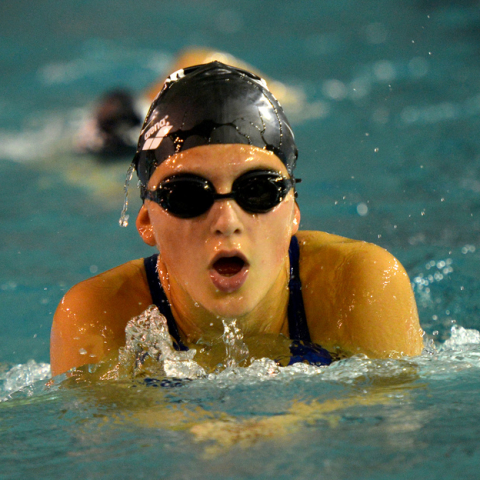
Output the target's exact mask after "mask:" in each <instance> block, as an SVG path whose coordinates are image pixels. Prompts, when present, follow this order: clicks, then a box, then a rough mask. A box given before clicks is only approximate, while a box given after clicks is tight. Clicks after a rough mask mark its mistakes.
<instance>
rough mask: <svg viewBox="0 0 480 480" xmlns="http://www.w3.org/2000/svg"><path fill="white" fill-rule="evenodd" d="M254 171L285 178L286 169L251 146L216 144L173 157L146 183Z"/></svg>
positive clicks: (274, 156)
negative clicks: (187, 175)
mask: <svg viewBox="0 0 480 480" xmlns="http://www.w3.org/2000/svg"><path fill="white" fill-rule="evenodd" d="M253 169H271V170H275V171H278V172H281V173H282V174H283V175H286V176H288V172H287V168H286V167H285V165H284V164H283V163H282V161H281V160H280V159H279V158H278V157H277V156H276V155H275V154H274V153H272V152H270V151H268V150H264V149H261V148H258V147H254V146H251V145H240V144H226V145H225V144H218V145H203V146H200V147H194V148H191V149H188V150H185V151H184V152H180V153H177V154H175V155H172V156H171V157H170V158H168V159H167V160H165V161H164V162H162V163H161V164H160V165H159V166H158V167H157V168H156V170H155V172H154V174H153V175H152V178H151V179H150V182H149V184H150V185H152V184H156V183H158V182H159V181H161V180H162V179H164V178H166V177H168V176H171V175H173V174H176V173H194V174H197V175H202V176H205V177H207V178H210V179H214V178H216V177H219V176H222V175H226V176H229V175H232V176H234V177H236V176H238V175H240V174H241V173H243V172H245V171H248V170H253Z"/></svg>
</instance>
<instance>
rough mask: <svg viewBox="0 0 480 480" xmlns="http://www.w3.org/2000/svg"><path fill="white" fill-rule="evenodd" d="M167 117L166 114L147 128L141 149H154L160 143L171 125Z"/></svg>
mask: <svg viewBox="0 0 480 480" xmlns="http://www.w3.org/2000/svg"><path fill="white" fill-rule="evenodd" d="M167 118H168V115H166V116H165V117H163V118H162V119H161V120H160V121H159V122H157V123H155V125H153V126H152V127H151V128H149V129H148V130H147V132H146V133H145V137H144V138H145V143H144V144H143V148H142V150H155V149H156V148H158V146H159V145H160V144H161V143H162V140H163V139H164V138H165V137H166V136H167V135H168V132H170V130H171V129H172V125H170V122H168V121H167Z"/></svg>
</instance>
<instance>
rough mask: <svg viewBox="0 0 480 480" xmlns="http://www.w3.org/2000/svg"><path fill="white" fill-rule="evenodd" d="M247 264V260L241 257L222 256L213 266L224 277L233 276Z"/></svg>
mask: <svg viewBox="0 0 480 480" xmlns="http://www.w3.org/2000/svg"><path fill="white" fill-rule="evenodd" d="M244 266H245V260H243V259H241V258H240V257H222V258H219V259H218V260H217V261H216V262H215V263H214V264H213V268H214V270H216V271H217V272H218V273H219V274H220V275H222V276H224V277H233V276H234V275H236V274H237V273H239V272H240V271H241V270H242V268H243V267H244Z"/></svg>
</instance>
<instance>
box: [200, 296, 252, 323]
mask: <svg viewBox="0 0 480 480" xmlns="http://www.w3.org/2000/svg"><path fill="white" fill-rule="evenodd" d="M210 306H211V308H208V307H207V309H208V310H209V311H210V312H212V313H213V314H214V315H216V316H217V317H221V318H225V319H234V318H241V317H243V316H245V315H247V314H248V313H250V312H251V311H252V310H253V306H250V305H249V304H248V302H247V301H246V300H245V298H244V297H243V296H240V297H237V298H227V299H223V300H221V301H216V302H213V304H211V305H210Z"/></svg>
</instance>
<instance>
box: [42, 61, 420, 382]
mask: <svg viewBox="0 0 480 480" xmlns="http://www.w3.org/2000/svg"><path fill="white" fill-rule="evenodd" d="M297 157H298V151H297V147H296V144H295V139H294V135H293V132H292V129H291V126H290V123H289V121H288V120H287V117H286V116H285V113H284V111H283V109H282V107H281V106H280V104H279V102H278V101H277V99H276V98H275V96H274V95H272V93H271V92H270V90H269V89H268V87H267V84H266V83H265V81H264V80H262V79H261V78H259V77H258V76H257V75H255V74H253V73H250V72H249V71H246V70H244V69H241V68H236V67H233V66H228V65H226V64H223V63H220V62H218V61H214V62H211V63H207V64H203V65H198V66H194V67H189V68H185V69H180V70H178V71H176V72H175V73H173V74H172V75H171V76H170V77H168V78H167V79H166V81H165V83H164V84H163V86H162V87H161V90H160V93H158V95H157V96H156V98H155V99H154V101H153V103H152V104H151V106H150V109H149V111H148V113H147V116H146V118H145V121H144V123H143V126H142V128H141V132H140V138H139V139H138V145H137V151H136V154H135V157H134V160H133V165H134V167H135V169H136V172H137V175H138V178H139V180H140V184H141V185H140V191H141V197H142V199H143V205H142V207H141V208H140V212H139V213H138V217H137V221H136V226H137V229H138V232H139V234H140V236H141V237H142V239H143V241H144V242H145V243H146V244H147V245H150V246H152V247H154V248H155V249H156V250H157V253H155V254H154V255H152V256H150V257H148V258H145V259H136V260H131V261H129V262H127V263H125V264H123V265H120V266H118V267H116V268H114V269H112V270H109V271H107V272H105V273H102V274H100V275H97V276H95V277H93V278H90V279H88V280H86V281H83V282H81V283H79V284H77V285H76V286H74V287H73V288H72V289H71V290H70V291H69V292H67V294H66V295H65V297H64V298H63V299H62V301H61V303H60V305H59V306H58V308H57V311H56V313H55V316H54V321H53V326H52V334H51V367H52V372H53V374H54V375H57V374H60V373H62V372H65V371H67V370H69V369H71V368H72V367H77V366H81V365H84V364H86V363H97V362H100V361H101V360H102V359H104V358H105V357H106V356H107V355H108V354H109V353H110V352H113V351H115V350H117V349H119V348H120V347H122V346H124V345H125V328H126V325H127V322H129V320H130V319H132V318H133V317H136V316H139V315H141V314H142V312H144V311H145V310H146V309H147V308H148V307H149V306H150V305H155V306H156V307H157V308H158V310H159V312H160V313H161V314H162V315H164V317H165V319H166V322H167V324H168V330H169V333H170V335H171V336H172V337H173V339H174V343H175V345H176V348H177V349H178V350H185V349H188V348H191V347H195V346H198V345H202V344H203V345H204V344H205V339H211V338H220V339H221V338H222V335H223V334H224V321H225V320H229V321H230V320H235V322H236V326H237V327H238V328H239V329H240V330H241V332H242V333H243V335H244V339H245V341H246V342H247V343H248V339H249V338H253V337H259V336H260V337H261V338H267V337H268V338H272V337H275V338H279V339H283V340H285V341H288V342H289V344H290V363H295V362H308V363H311V364H315V365H328V364H329V363H330V362H331V361H332V359H334V358H337V357H338V356H348V355H355V354H365V355H368V356H369V357H372V358H387V357H394V358H397V357H401V356H404V355H408V356H411V355H417V354H420V353H421V350H422V347H423V342H422V335H423V332H422V330H421V328H420V325H419V319H418V314H417V308H416V304H415V299H414V296H413V292H412V288H411V285H410V281H409V278H408V276H407V274H406V272H405V270H404V268H403V267H402V265H401V264H400V263H399V262H398V260H397V259H395V258H394V257H393V256H392V255H391V254H389V253H388V252H387V251H385V250H384V249H382V248H380V247H378V246H376V245H373V244H370V243H366V242H362V241H356V240H350V239H347V238H343V237H340V236H337V235H332V234H329V233H326V232H321V231H299V223H300V209H299V206H298V204H297V201H296V197H297V183H298V182H299V180H298V179H296V178H295V176H294V169H295V165H296V161H297ZM262 335H263V336H264V337H262ZM264 356H265V354H264ZM257 358H259V357H258V356H257Z"/></svg>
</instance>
